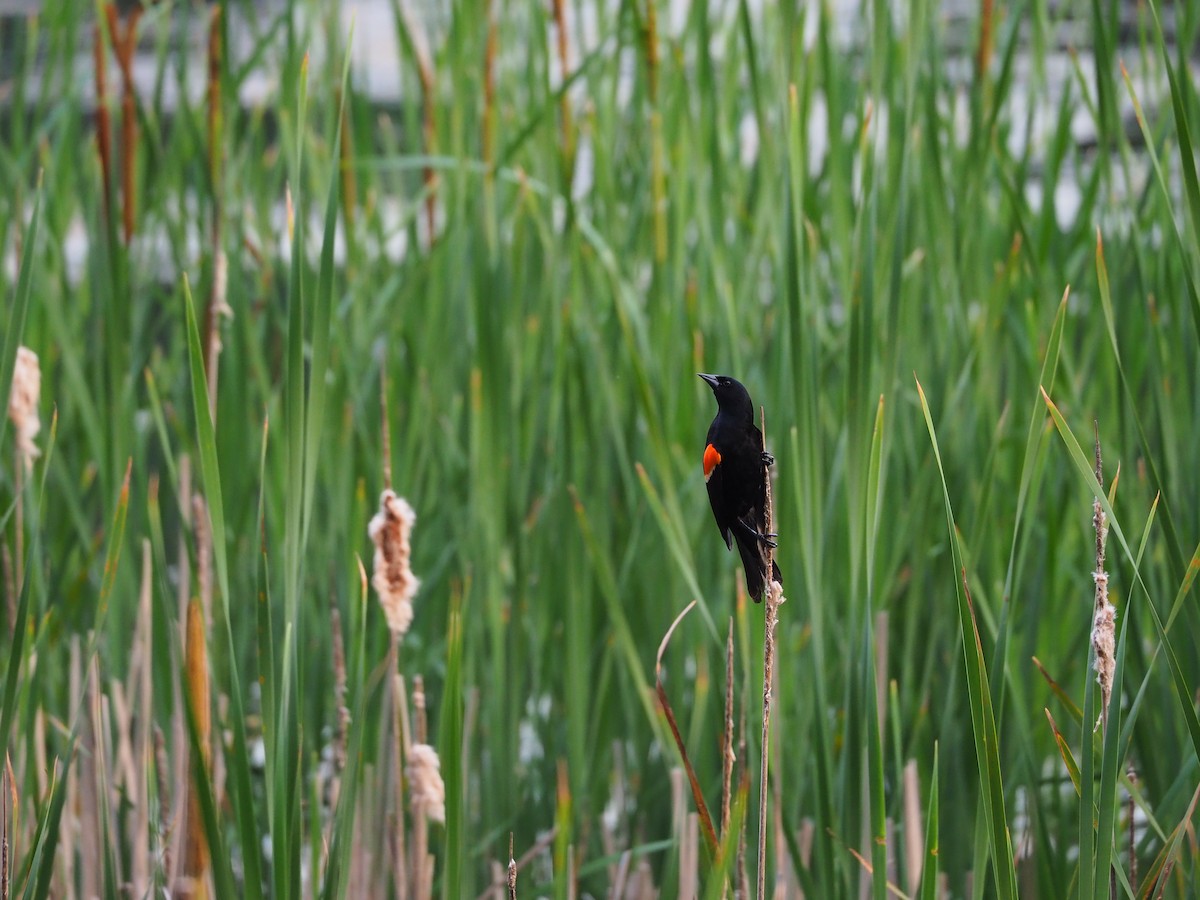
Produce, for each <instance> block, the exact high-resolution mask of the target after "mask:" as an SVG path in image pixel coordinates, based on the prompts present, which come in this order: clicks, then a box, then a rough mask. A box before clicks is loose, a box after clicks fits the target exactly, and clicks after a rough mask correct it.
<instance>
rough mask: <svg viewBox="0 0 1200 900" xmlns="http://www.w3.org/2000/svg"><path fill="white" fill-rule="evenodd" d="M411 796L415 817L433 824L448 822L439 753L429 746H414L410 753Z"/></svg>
mask: <svg viewBox="0 0 1200 900" xmlns="http://www.w3.org/2000/svg"><path fill="white" fill-rule="evenodd" d="M406 771H407V774H408V784H409V796H410V797H411V798H412V809H413V815H416V816H420V815H424V816H425V817H426V818H427V819H429V820H430V821H433V822H445V821H446V785H445V783H444V782H443V781H442V772H441V762H440V761H439V760H438V755H437V751H436V750H434V749H433V748H432V747H430V746H429V745H428V744H413V745H412V747H411V748H409V751H408V766H407V768H406Z"/></svg>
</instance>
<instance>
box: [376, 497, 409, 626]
mask: <svg viewBox="0 0 1200 900" xmlns="http://www.w3.org/2000/svg"><path fill="white" fill-rule="evenodd" d="M416 521H417V514H416V513H415V512H414V511H413V508H412V506H410V505H409V503H408V501H407V500H405V499H404V498H403V497H398V496H396V493H395V491H393V490H391V489H390V488H389V489H387V490H385V491H384V492H383V495H382V496H381V497H380V498H379V512H378V513H377V514H376V515H375V517H374V518H372V519H371V524H370V525H369V526H368V527H367V533H368V534H369V535H370V536H371V540H372V541H374V542H375V574H374V575H373V576H372V577H371V584H372V585H374V587H375V590H376V591H378V592H379V604H380V605H381V606H382V607H383V613H384V615H385V616H387V623H388V628H390V629H391V630H392V631H393V632H395V633H396V634H397V635H402V634H404V633H405V632H407V631H408V626H409V625H411V624H412V618H413V608H412V600H413V597H415V596H416V594H417V589H418V588H419V587H420V586H421V582H420V580H419V579H418V578H417V576H415V575H414V574H413V573H412V569H411V568H410V558H411V555H412V549H411V547H410V546H409V542H408V539H409V534H411V532H412V528H413V525H414V524H415V523H416Z"/></svg>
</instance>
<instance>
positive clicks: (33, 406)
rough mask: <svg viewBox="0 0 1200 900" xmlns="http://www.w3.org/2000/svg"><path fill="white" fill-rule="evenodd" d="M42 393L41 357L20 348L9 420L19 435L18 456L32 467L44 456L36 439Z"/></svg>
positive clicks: (39, 423)
mask: <svg viewBox="0 0 1200 900" xmlns="http://www.w3.org/2000/svg"><path fill="white" fill-rule="evenodd" d="M41 393H42V370H41V367H40V366H39V365H38V355H37V354H36V353H34V352H33V351H32V350H30V349H29V348H28V347H18V348H17V363H16V366H15V367H14V369H13V380H12V392H11V393H10V394H9V395H8V417H9V419H11V420H12V423H13V426H14V427H15V428H16V432H17V454H18V456H19V457H20V458H21V459H22V460H23V461H24V462H25V467H26V468H27V469H28V468H31V467H32V466H33V461H34V460H35V459H36V458H37V457H38V456H40V455H41V451H40V450H38V448H37V445H36V444H35V443H34V442H33V439H34V438H35V437H37V433H38V432H39V431H41V429H42V422H41V420H40V419H39V418H38V412H37V408H38V398H39V397H40V396H41Z"/></svg>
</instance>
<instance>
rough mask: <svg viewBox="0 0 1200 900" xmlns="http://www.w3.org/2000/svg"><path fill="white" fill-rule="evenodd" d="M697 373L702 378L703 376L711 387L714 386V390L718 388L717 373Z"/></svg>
mask: <svg viewBox="0 0 1200 900" xmlns="http://www.w3.org/2000/svg"><path fill="white" fill-rule="evenodd" d="M696 374H697V375H699V376H700V377H701V378H703V379H704V380H705V381H706V382H707V383H708V386H709V387H710V388H712V389H713V390H714V391H715V390H716V389H717V376H716V375H705V374H704V373H703V372H697V373H696Z"/></svg>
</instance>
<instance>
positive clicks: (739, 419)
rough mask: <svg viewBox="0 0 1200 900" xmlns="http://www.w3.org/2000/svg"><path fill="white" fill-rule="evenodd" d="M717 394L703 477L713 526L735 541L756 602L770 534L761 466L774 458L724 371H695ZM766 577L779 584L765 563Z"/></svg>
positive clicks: (746, 397) (744, 397)
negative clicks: (717, 373)
mask: <svg viewBox="0 0 1200 900" xmlns="http://www.w3.org/2000/svg"><path fill="white" fill-rule="evenodd" d="M700 377H701V378H703V379H704V380H705V381H706V382H708V386H709V387H710V388H712V392H713V395H714V396H715V397H716V398H717V417H716V418H715V419H713V422H712V425H710V426H709V427H708V437H707V439H706V441H705V445H704V481H705V483H706V486H707V487H708V502H709V503H711V504H712V511H713V516H714V517H715V518H716V520H717V528H719V529H720V530H721V537H722V538H724V539H725V546H726V547H728V548H730V549H732V548H733V541H735V540H736V541H737V546H738V553H739V554H741V557H742V568H743V569H745V570H746V591H747V592H748V593H749V594H750V596H751V597H753V598H754V602H755V603H761V602H762V597H763V588H764V586H765V582H766V581H767V578H766V574H767V555H768V550H770V549H773V548H774V547H775V541H774V540H772V539H773V538H774V537H775V535H773V534H768V533H767V528H768V523H767V521H766V519H767V510H766V506H767V467H768V466H770V465H771V464H772V463H773V462H775V460H774V459H773V458H772V457H771V455H770V454H769V453H767V452H766V450H765V449H764V448H763V436H762V432H761V431H759V430H758V426H757V425H755V424H754V402H753V401H752V400H751V399H750V394H749V392H748V391H747V390H746V388H745V386H744V385H743V384H742V383H741V382H740V381H738V380H736V379H734V378H730V377H729V376H728V375H701V376H700ZM771 580H772V581H778V582H779V583H780V584H782V583H783V578H782V576H781V575H780V574H779V566H777V565H775V561H774V560H772V561H771Z"/></svg>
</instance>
